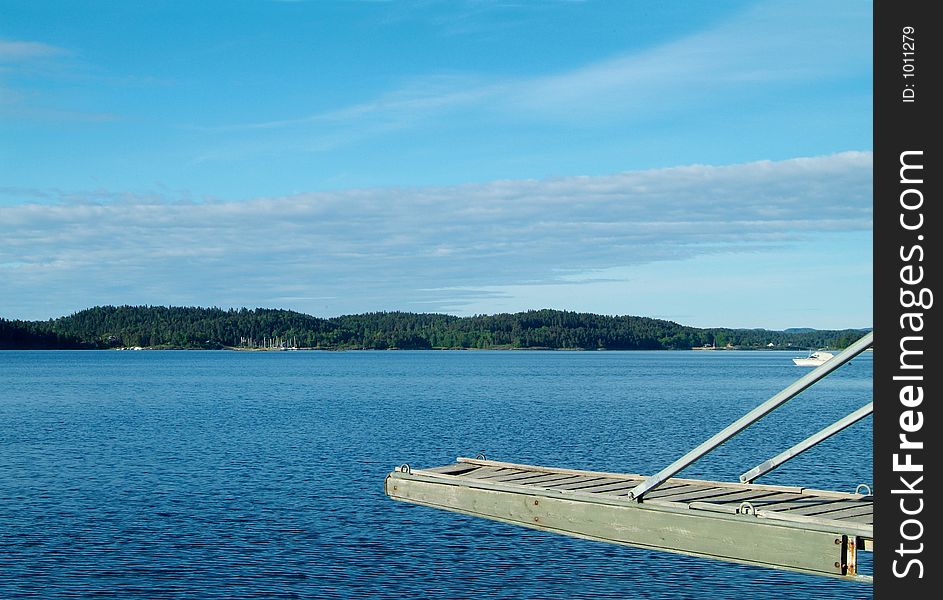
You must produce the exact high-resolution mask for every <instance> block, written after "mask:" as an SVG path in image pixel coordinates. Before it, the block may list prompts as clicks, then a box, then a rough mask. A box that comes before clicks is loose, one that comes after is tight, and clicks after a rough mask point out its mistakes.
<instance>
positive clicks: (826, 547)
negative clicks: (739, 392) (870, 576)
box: [386, 472, 843, 577]
mask: <svg viewBox="0 0 943 600" xmlns="http://www.w3.org/2000/svg"><path fill="white" fill-rule="evenodd" d="M386 491H387V494H388V495H389V496H390V497H392V498H394V499H398V500H403V501H407V502H412V503H415V504H422V505H425V506H433V507H437V508H443V509H446V510H452V511H456V512H462V513H465V514H470V515H475V516H479V517H485V518H489V519H494V520H498V521H503V522H508V523H514V524H517V525H523V526H526V527H531V528H535V529H542V530H545V531H552V532H555V533H562V534H565V535H571V536H576V537H583V538H588V539H595V540H601V541H608V542H613V543H618V544H625V545H632V546H639V547H643V548H649V549H654V550H663V551H669V552H676V553H681V554H689V555H695V556H702V557H706V558H716V559H719V560H725V561H731V562H740V563H746V564H753V565H759V566H765V567H772V568H780V569H786V570H793V571H799V572H803V573H813V574H818V575H829V576H834V577H842V576H843V573H842V570H841V568H840V567H835V563H836V562H838V561H840V560H841V556H840V554H841V546H840V545H836V544H835V543H834V539H835V534H834V533H831V532H825V531H816V530H812V529H806V528H802V527H795V526H790V525H789V524H784V523H782V522H776V521H767V520H764V519H759V518H756V517H755V516H752V515H751V516H745V515H727V514H722V513H705V512H702V511H679V512H675V511H671V510H666V509H662V508H660V507H659V506H658V503H657V502H650V503H644V502H643V503H635V502H631V501H628V502H624V503H620V504H601V503H598V502H587V501H584V500H583V498H582V496H576V497H569V496H565V495H560V496H558V497H546V496H540V495H533V494H529V493H519V492H514V491H507V490H503V489H486V488H484V487H467V486H461V485H449V484H446V483H445V482H444V481H441V480H435V479H432V478H429V479H424V478H419V477H416V476H414V475H409V474H405V473H396V472H394V473H391V474H390V476H389V477H388V479H387V482H386Z"/></svg>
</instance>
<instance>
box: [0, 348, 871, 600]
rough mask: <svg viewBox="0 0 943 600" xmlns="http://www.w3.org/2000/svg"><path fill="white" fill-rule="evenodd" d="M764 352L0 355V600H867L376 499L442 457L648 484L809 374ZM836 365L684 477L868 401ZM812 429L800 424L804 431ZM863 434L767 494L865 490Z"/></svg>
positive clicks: (759, 456) (783, 472)
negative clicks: (608, 474) (398, 469)
mask: <svg viewBox="0 0 943 600" xmlns="http://www.w3.org/2000/svg"><path fill="white" fill-rule="evenodd" d="M791 356H792V354H789V353H781V352H408V351H398V352H344V353H328V352H282V353H261V352H260V353H241V352H196V351H193V352H182V351H178V352H159V351H145V352H108V351H98V352H94V351H86V352H67V351H63V352H0V424H2V427H0V598H34V597H35V598H87V597H103V598H110V597H114V598H132V597H137V598H368V597H369V598H397V599H402V598H469V597H486V598H556V597H560V598H594V599H598V598H619V599H620V600H621V599H624V598H626V597H629V596H632V597H642V598H694V597H698V598H703V597H708V598H750V597H753V598H767V597H776V598H778V599H785V598H801V599H803V600H804V599H808V598H839V597H841V598H846V599H847V598H865V597H868V598H869V597H871V593H872V589H871V587H870V586H866V585H861V584H853V583H848V582H842V581H836V580H831V579H825V578H819V577H812V576H804V575H797V574H790V573H783V572H777V571H771V570H766V569H760V568H754V567H746V566H739V565H732V564H727V563H721V562H715V561H709V560H702V559H695V558H690V557H682V556H676V555H672V554H667V553H656V552H649V551H645V550H638V549H634V548H627V547H620V546H614V545H608V544H603V543H596V542H588V541H584V540H577V539H571V538H566V537H563V536H558V535H553V534H547V533H542V532H537V531H532V530H528V529H524V528H518V527H514V526H510V525H504V524H500V523H495V522H491V521H487V520H483V519H474V518H470V517H465V516H462V515H458V514H454V513H448V512H444V511H437V510H433V509H428V508H422V507H417V506H411V505H406V504H402V503H398V502H393V501H391V500H389V499H387V498H386V497H385V496H384V495H383V479H384V476H385V475H386V473H387V472H388V471H389V470H391V469H392V468H393V467H394V466H396V465H398V464H400V463H402V462H409V463H410V464H412V465H414V466H417V467H422V466H437V465H442V464H447V463H449V462H451V461H452V460H453V459H454V458H455V457H456V456H458V455H463V456H474V455H475V454H477V453H479V452H483V453H485V454H487V456H488V457H489V458H493V459H496V460H507V461H513V462H529V463H532V464H548V465H556V466H566V467H573V468H585V469H599V470H607V471H624V472H642V473H646V472H648V473H650V472H653V471H655V470H658V469H660V468H661V467H663V466H665V465H666V464H668V463H670V462H671V461H673V460H674V459H676V458H677V457H678V456H680V455H681V454H683V453H684V452H686V451H687V450H688V449H690V448H691V447H692V446H693V445H695V444H697V443H698V442H700V441H702V440H704V439H706V438H707V437H708V436H709V435H711V434H713V433H714V432H716V431H717V430H719V429H720V428H722V427H723V426H725V425H726V424H728V423H729V422H730V421H732V420H734V419H735V418H737V417H738V416H740V415H741V414H742V413H744V412H746V411H747V410H748V409H749V408H751V407H753V406H755V405H756V404H759V403H760V402H761V401H763V400H765V399H766V398H767V397H769V396H771V395H772V394H774V393H775V392H777V391H779V389H781V388H782V387H784V386H785V385H787V384H788V383H790V382H791V381H793V380H794V379H795V378H797V377H798V376H799V375H801V374H803V373H805V372H806V370H804V369H802V368H799V367H794V366H793V365H792V364H791V361H790V357H791ZM871 367H872V363H871V356H870V355H869V354H866V355H864V356H862V357H861V358H858V359H855V360H854V361H853V362H852V363H851V364H850V365H847V366H845V367H842V368H841V369H840V370H839V371H838V372H837V373H835V374H834V375H832V376H830V377H829V378H828V379H826V380H825V381H823V382H821V383H820V384H818V385H817V386H816V387H814V388H812V389H811V390H809V391H808V392H806V393H805V394H803V395H802V396H800V397H799V398H797V399H796V400H794V401H793V402H791V403H789V404H787V405H786V406H785V407H784V408H782V409H780V410H779V411H777V412H775V413H773V414H772V415H770V416H769V417H768V418H767V420H766V421H763V422H761V423H760V424H759V426H757V427H756V428H755V430H754V429H751V430H748V431H747V432H746V433H745V434H744V435H742V436H741V437H740V438H736V439H735V440H734V441H733V442H731V443H730V444H728V445H727V446H725V447H723V448H721V449H720V450H718V451H717V452H716V453H715V454H712V455H709V456H708V457H707V458H705V459H704V460H703V461H702V462H700V463H697V464H696V465H694V466H693V467H692V468H690V469H689V470H687V471H685V472H684V475H685V476H688V477H711V478H724V479H728V480H736V477H737V476H738V475H739V474H740V473H741V472H742V471H744V470H746V469H748V468H749V467H752V466H753V465H754V464H755V463H757V462H759V461H761V460H764V459H766V458H769V457H770V456H772V455H774V454H776V453H778V452H779V451H780V450H782V449H784V448H786V447H788V446H789V445H791V444H792V443H795V442H796V441H798V440H800V439H802V438H803V437H805V436H806V435H807V434H809V433H811V432H812V431H814V430H815V429H817V428H819V427H821V426H824V425H826V424H828V423H830V422H831V421H832V420H834V419H836V418H838V417H840V416H843V415H844V414H846V413H848V412H850V411H851V410H853V409H855V408H857V407H859V406H861V405H863V404H865V403H866V402H868V401H870V400H871ZM813 428H815V429H813ZM871 467H872V461H871V420H870V418H868V419H866V420H865V421H863V422H861V423H859V424H857V425H855V426H853V427H852V428H850V429H847V430H845V431H844V432H842V433H841V434H839V435H837V436H835V437H834V438H832V439H830V440H828V441H827V442H825V443H823V444H822V445H820V446H819V447H817V448H815V449H813V450H811V451H809V452H807V453H806V454H804V455H802V456H800V457H798V458H796V459H794V460H793V461H792V462H790V463H787V464H786V465H785V466H784V467H782V468H781V469H779V470H778V471H776V472H774V473H773V474H771V475H769V476H767V477H766V478H765V479H764V480H762V481H763V482H765V483H783V484H793V485H805V486H810V487H821V488H829V489H837V490H847V491H853V490H854V488H855V486H856V485H857V484H858V483H862V482H864V483H869V484H870V483H871Z"/></svg>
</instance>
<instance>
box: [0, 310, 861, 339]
mask: <svg viewBox="0 0 943 600" xmlns="http://www.w3.org/2000/svg"><path fill="white" fill-rule="evenodd" d="M862 333H863V332H862V331H859V330H843V331H815V330H801V331H795V332H784V331H767V330H763V329H698V328H694V327H685V326H683V325H679V324H678V323H674V322H672V321H664V320H660V319H650V318H647V317H632V316H616V317H612V316H605V315H595V314H590V313H577V312H571V311H560V310H548V309H543V310H529V311H525V312H519V313H502V314H496V315H476V316H472V317H464V318H459V317H455V316H451V315H442V314H414V313H404V312H375V313H366V314H360V315H345V316H341V317H336V318H332V319H320V318H317V317H313V316H310V315H306V314H302V313H298V312H294V311H289V310H278V309H264V308H257V309H246V308H242V309H238V310H236V309H230V310H223V309H220V308H198V307H164V306H98V307H95V308H90V309H88V310H83V311H80V312H77V313H75V314H73V315H69V316H67V317H62V318H59V319H53V320H49V321H7V320H4V319H0V348H114V347H125V346H142V347H173V348H221V347H226V346H230V347H239V346H254V347H259V346H272V345H281V346H288V345H295V346H298V347H305V348H325V349H352V348H364V349H389V348H400V349H428V348H482V349H488V348H554V349H560V348H572V349H584V350H665V349H686V348H692V347H695V346H702V345H704V344H707V345H710V344H711V343H713V344H715V345H716V346H717V347H724V346H726V345H727V344H730V345H732V346H734V347H741V348H766V347H769V345H770V344H772V347H774V348H779V349H788V348H793V349H799V348H820V347H824V346H830V347H832V348H841V347H844V346H847V345H848V344H849V343H851V342H852V341H854V340H856V339H857V338H859V337H860V336H861V335H862Z"/></svg>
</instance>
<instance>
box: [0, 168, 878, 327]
mask: <svg viewBox="0 0 943 600" xmlns="http://www.w3.org/2000/svg"><path fill="white" fill-rule="evenodd" d="M871 171H872V156H871V154H870V153H862V152H846V153H841V154H836V155H832V156H823V157H814V158H799V159H793V160H786V161H778V162H768V161H764V162H754V163H748V164H741V165H731V166H707V165H692V166H686V167H676V168H670V169H658V170H649V171H636V172H628V173H620V174H615V175H608V176H599V177H566V178H558V179H547V180H505V181H494V182H490V183H482V184H473V185H461V186H451V187H424V188H379V189H362V190H348V191H343V192H335V193H308V194H298V195H294V196H289V197H283V198H258V199H255V200H250V201H245V202H220V201H207V202H202V203H201V202H193V201H173V200H170V199H164V200H160V201H158V200H155V199H154V198H153V197H149V196H139V195H122V194H104V193H102V192H100V191H99V192H95V193H93V194H90V197H89V198H88V200H87V201H86V202H76V197H77V196H80V194H77V193H70V194H68V195H65V194H63V193H62V192H57V191H55V190H47V191H45V192H44V193H45V194H46V196H56V195H57V194H58V195H60V196H66V197H67V200H68V201H67V202H59V203H53V204H49V203H46V204H22V205H17V206H9V207H5V208H4V209H3V211H2V212H0V230H3V231H4V232H5V235H4V236H3V237H2V238H0V287H2V288H3V289H4V290H5V294H4V304H3V306H2V307H0V311H2V313H5V316H8V317H10V316H22V317H30V318H37V317H42V318H45V317H48V316H55V315H57V314H63V313H68V312H71V311H72V310H75V309H80V308H84V307H85V306H88V305H93V304H100V303H121V302H130V303H152V304H167V303H171V302H175V303H186V304H200V305H221V306H229V305H233V306H241V305H273V304H282V303H284V302H288V303H289V307H291V308H297V309H300V310H305V311H309V312H313V313H321V314H337V313H340V312H356V311H360V310H379V309H394V308H401V309H402V308H409V307H410V305H411V304H412V303H416V302H422V303H425V309H426V310H443V309H446V308H450V309H453V310H454V309H456V307H457V306H461V304H462V302H464V301H466V300H467V299H468V298H469V297H475V296H476V295H478V294H479V291H487V290H488V289H492V288H494V286H507V285H533V284H547V283H554V282H560V281H564V282H566V283H568V284H573V283H574V282H579V281H581V280H584V281H591V280H593V277H592V273H593V272H594V271H597V270H600V269H611V268H615V267H625V266H631V265H642V264H649V263H653V262H657V261H671V260H674V261H677V260H683V259H688V258H691V257H695V256H700V255H716V254H718V253H731V252H734V253H735V252H747V251H749V252H764V251H771V250H774V249H777V248H782V247H784V246H788V245H794V244H796V243H797V242H801V241H802V240H807V239H810V238H815V239H820V238H822V237H827V236H829V235H831V234H834V233H838V232H846V231H867V230H869V229H870V227H871ZM36 196H37V197H38V196H39V194H36ZM101 197H106V198H108V200H106V201H104V202H102V201H96V200H95V198H101ZM731 265H732V266H731V268H732V269H736V261H732V263H731ZM587 273H589V275H586V274H587ZM459 288H460V290H459ZM436 290H437V291H436ZM476 290H478V291H476ZM304 298H314V299H316V300H310V301H309V300H304ZM288 299H297V300H288ZM463 299H464V300H463ZM2 313H0V314H2Z"/></svg>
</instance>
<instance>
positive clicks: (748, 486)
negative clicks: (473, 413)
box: [456, 456, 860, 498]
mask: <svg viewBox="0 0 943 600" xmlns="http://www.w3.org/2000/svg"><path fill="white" fill-rule="evenodd" d="M456 461H457V462H461V463H467V464H472V465H480V466H492V467H494V466H500V467H507V468H519V469H525V470H535V471H545V472H547V473H572V474H575V475H603V476H605V477H612V478H614V479H635V478H640V479H642V480H644V479H646V478H647V477H646V476H645V475H639V474H638V473H612V472H608V471H586V470H580V469H561V468H558V467H545V466H537V465H524V464H521V463H508V462H500V461H496V460H482V459H477V458H467V457H464V456H459V457H458V458H457V459H456ZM669 481H672V482H675V483H699V484H704V485H716V486H717V487H731V488H736V489H739V490H769V491H774V492H794V493H801V492H803V491H805V490H804V488H801V487H796V486H788V485H763V484H757V483H733V482H728V481H709V480H706V479H685V478H682V477H672V478H671V479H670V480H669ZM659 487H661V486H659ZM816 492H821V493H823V494H828V495H834V496H835V497H842V498H845V497H847V498H858V497H860V496H859V495H856V494H845V493H842V492H829V491H821V490H816Z"/></svg>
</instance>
